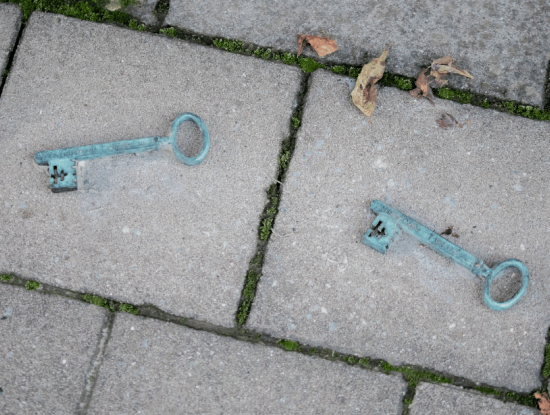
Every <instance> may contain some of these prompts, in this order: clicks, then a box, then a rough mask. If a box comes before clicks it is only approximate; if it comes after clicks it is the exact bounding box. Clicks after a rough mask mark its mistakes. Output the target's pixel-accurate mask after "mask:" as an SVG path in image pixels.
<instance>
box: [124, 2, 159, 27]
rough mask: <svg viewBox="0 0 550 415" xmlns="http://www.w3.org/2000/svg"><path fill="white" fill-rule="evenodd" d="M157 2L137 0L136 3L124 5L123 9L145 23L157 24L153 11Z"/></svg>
mask: <svg viewBox="0 0 550 415" xmlns="http://www.w3.org/2000/svg"><path fill="white" fill-rule="evenodd" d="M157 3H158V0H138V1H137V2H136V4H132V5H130V6H128V7H126V9H125V10H124V11H125V12H126V13H128V14H129V15H130V16H133V17H135V18H137V19H139V20H140V21H141V22H143V23H145V24H147V25H156V24H159V22H158V19H157V16H156V15H155V13H154V11H155V7H156V6H157Z"/></svg>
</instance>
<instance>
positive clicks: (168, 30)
mask: <svg viewBox="0 0 550 415" xmlns="http://www.w3.org/2000/svg"><path fill="white" fill-rule="evenodd" d="M159 33H160V34H161V35H166V36H172V37H176V36H177V35H178V31H177V30H176V29H175V28H173V27H167V28H166V29H160V30H159Z"/></svg>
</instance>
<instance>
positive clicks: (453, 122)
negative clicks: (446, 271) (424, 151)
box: [436, 112, 462, 230]
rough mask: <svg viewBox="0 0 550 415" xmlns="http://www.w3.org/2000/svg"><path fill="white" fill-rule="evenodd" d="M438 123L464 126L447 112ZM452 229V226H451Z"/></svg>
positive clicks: (447, 125)
mask: <svg viewBox="0 0 550 415" xmlns="http://www.w3.org/2000/svg"><path fill="white" fill-rule="evenodd" d="M436 123H437V125H439V126H440V127H441V128H445V129H447V128H454V127H458V128H462V124H459V123H458V121H457V120H456V119H455V117H453V116H452V115H451V114H448V113H446V112H444V113H443V115H441V118H440V119H439V120H436ZM451 230H452V227H451Z"/></svg>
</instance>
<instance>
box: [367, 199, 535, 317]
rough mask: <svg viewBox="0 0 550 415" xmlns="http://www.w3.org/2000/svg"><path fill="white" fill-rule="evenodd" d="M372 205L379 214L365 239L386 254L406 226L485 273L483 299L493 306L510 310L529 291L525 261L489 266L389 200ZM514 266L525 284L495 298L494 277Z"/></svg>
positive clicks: (427, 242)
mask: <svg viewBox="0 0 550 415" xmlns="http://www.w3.org/2000/svg"><path fill="white" fill-rule="evenodd" d="M370 208H371V210H372V211H373V212H375V213H376V214H377V216H376V218H375V219H374V221H373V223H372V227H371V229H369V230H368V231H367V232H366V233H365V235H364V236H363V243H364V244H365V245H368V246H370V247H371V248H374V249H376V250H377V251H378V252H380V253H381V254H385V253H386V252H387V251H388V249H389V247H390V245H391V243H392V241H393V240H394V239H395V237H396V236H397V234H398V232H399V230H403V231H404V232H406V233H408V234H409V235H412V236H414V237H415V238H416V239H418V240H419V241H420V242H421V243H422V244H424V245H426V246H428V247H430V248H432V249H433V250H434V251H436V252H439V253H440V254H441V255H443V256H445V257H447V258H450V259H452V260H453V261H455V262H456V263H457V264H459V265H461V266H463V267H464V268H466V269H468V270H470V271H471V272H472V273H474V274H475V275H479V276H482V277H485V288H484V291H483V300H484V301H485V304H487V306H488V307H489V308H490V309H492V310H497V311H498V310H506V309H508V308H510V307H512V306H513V305H514V304H516V303H517V302H518V301H519V300H520V298H521V297H523V295H524V294H525V292H526V291H527V285H528V283H529V271H528V270H527V266H526V265H525V264H524V263H523V262H521V261H519V260H517V259H508V260H506V261H504V262H501V263H500V264H498V265H496V266H495V267H494V268H489V267H488V266H487V265H485V264H484V263H483V261H482V260H480V259H477V258H476V257H474V256H473V255H472V254H470V253H468V252H466V251H465V250H463V249H461V248H459V247H458V246H456V245H455V244H453V243H451V242H449V241H447V240H446V239H445V238H442V237H441V236H439V235H438V234H436V233H435V232H432V231H431V230H429V229H428V228H426V227H424V226H422V225H421V224H419V223H418V222H416V221H415V220H413V219H411V218H409V217H408V216H406V215H404V214H403V213H401V212H399V211H398V210H396V209H393V208H392V207H390V206H388V205H386V204H385V203H383V202H381V201H379V200H374V201H372V203H371V205H370ZM510 267H514V268H517V269H518V270H519V271H520V273H521V275H522V283H521V288H520V289H519V291H518V292H517V293H516V295H515V296H514V297H513V298H511V299H510V300H507V301H504V302H501V303H499V302H497V301H495V300H493V299H492V297H491V293H490V291H489V287H490V285H491V282H492V281H493V280H494V279H496V278H498V277H500V276H501V274H502V272H503V271H504V270H506V269H507V268H510Z"/></svg>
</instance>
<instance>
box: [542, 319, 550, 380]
mask: <svg viewBox="0 0 550 415" xmlns="http://www.w3.org/2000/svg"><path fill="white" fill-rule="evenodd" d="M542 377H543V379H544V380H545V381H546V385H543V386H546V387H547V386H548V381H549V380H550V329H549V330H548V335H547V337H546V347H545V348H544V363H543V366H542Z"/></svg>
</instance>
